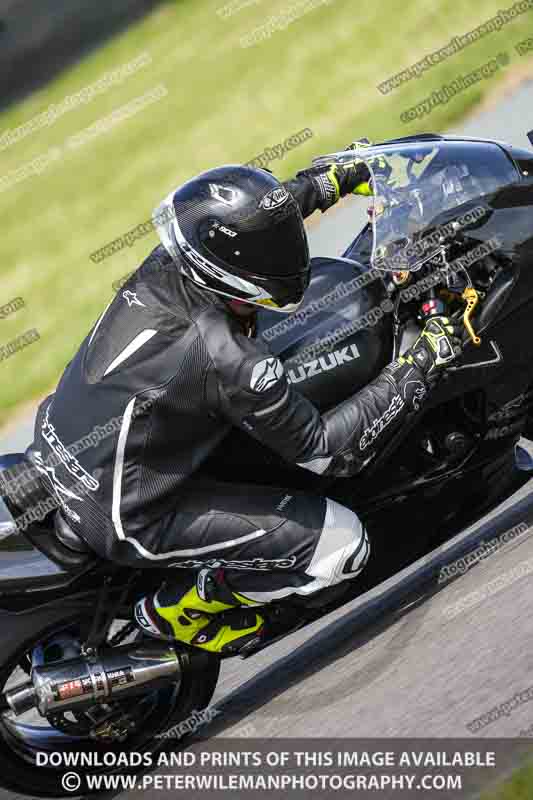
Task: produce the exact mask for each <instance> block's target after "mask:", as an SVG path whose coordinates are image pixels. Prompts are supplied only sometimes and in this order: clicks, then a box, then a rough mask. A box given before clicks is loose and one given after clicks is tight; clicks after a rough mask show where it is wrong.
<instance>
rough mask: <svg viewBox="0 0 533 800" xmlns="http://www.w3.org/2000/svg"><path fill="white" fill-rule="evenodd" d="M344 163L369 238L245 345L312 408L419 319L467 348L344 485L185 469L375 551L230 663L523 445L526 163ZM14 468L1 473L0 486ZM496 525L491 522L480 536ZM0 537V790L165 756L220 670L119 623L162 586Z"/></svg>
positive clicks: (526, 419) (474, 486) (238, 459)
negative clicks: (317, 519) (258, 495)
mask: <svg viewBox="0 0 533 800" xmlns="http://www.w3.org/2000/svg"><path fill="white" fill-rule="evenodd" d="M531 139H532V143H533V134H532V135H531ZM354 157H355V158H358V159H361V160H363V161H365V163H366V164H367V166H368V168H369V170H370V172H371V186H372V189H373V196H372V199H371V203H372V206H371V208H370V209H369V220H368V223H367V224H366V225H365V226H364V227H363V229H362V230H361V231H360V232H359V233H358V234H357V236H356V237H355V239H354V240H353V241H352V243H351V244H350V246H349V247H348V248H347V250H346V251H345V253H344V254H343V256H342V257H338V258H317V259H313V262H312V278H311V283H310V286H309V289H308V292H307V294H306V298H305V301H304V303H303V304H302V306H301V307H300V309H299V310H298V312H296V314H294V315H292V317H290V318H283V317H281V316H280V315H277V314H274V313H272V312H268V311H261V312H260V314H259V319H258V335H260V336H262V337H263V339H264V340H265V341H266V342H267V343H268V345H269V347H270V349H271V350H272V352H273V353H275V354H276V355H278V356H279V358H281V359H282V360H283V361H284V363H285V369H286V373H287V376H288V379H289V381H291V382H292V383H293V384H295V386H296V387H297V389H298V391H300V392H303V393H304V394H306V395H307V396H308V397H309V398H310V399H311V400H312V401H313V403H314V404H315V405H316V406H317V407H318V408H319V409H321V410H322V411H327V409H328V408H331V407H333V406H335V405H337V404H338V403H339V402H341V401H343V400H345V399H346V398H347V397H349V396H351V395H353V394H354V393H355V392H356V391H357V390H358V389H360V388H362V387H363V386H365V385H366V384H367V383H368V382H369V381H371V380H373V379H374V378H375V377H377V375H378V374H379V372H380V371H381V370H382V369H383V367H384V366H385V365H386V364H388V363H389V362H390V361H391V360H393V359H394V358H396V357H398V356H400V355H401V354H402V353H403V352H404V351H405V350H406V349H407V348H408V347H409V346H410V344H411V343H412V342H413V340H414V338H415V337H416V336H417V335H418V333H419V332H420V329H421V327H422V326H423V325H424V324H425V322H426V321H427V319H428V318H430V317H431V316H432V315H436V314H446V315H448V316H456V317H460V318H462V319H463V322H464V326H465V338H467V344H466V346H465V349H464V353H463V356H462V358H461V359H460V360H459V361H458V362H457V364H456V365H455V366H454V367H452V368H450V369H449V370H448V371H447V374H446V376H445V377H444V378H442V379H441V381H440V383H439V385H438V387H437V388H436V389H435V390H434V391H433V392H432V393H431V394H430V395H429V397H428V398H424V397H423V393H421V396H420V403H421V408H420V413H419V414H418V415H417V416H416V417H415V418H414V419H413V420H412V421H411V422H410V423H409V424H407V425H404V426H403V427H402V428H401V429H400V430H398V431H397V432H396V433H395V434H394V436H393V437H392V439H391V440H390V442H389V444H388V445H387V446H386V448H385V449H384V450H383V451H382V452H381V453H380V454H379V455H378V456H376V457H375V458H370V457H369V458H368V459H367V461H366V462H365V463H364V467H363V469H362V470H361V471H360V472H359V473H358V474H357V475H355V476H352V477H335V478H333V479H332V478H327V477H323V476H318V475H314V474H312V473H309V472H308V471H306V470H303V469H300V468H298V467H295V466H291V465H288V464H286V463H284V462H283V461H282V460H281V459H280V458H279V457H278V456H277V455H276V454H274V453H272V452H270V451H267V450H266V449H265V448H263V447H261V446H260V445H259V444H257V443H256V442H255V440H253V439H251V438H250V437H247V436H246V435H245V434H244V433H242V432H240V431H237V430H235V431H232V432H231V433H230V434H229V437H228V438H229V440H230V441H228V438H227V439H226V440H225V441H224V443H223V444H222V445H221V447H220V448H219V450H217V451H216V452H215V453H213V455H212V456H211V457H210V458H209V460H208V461H207V462H206V463H205V464H204V465H203V467H202V470H203V472H205V474H206V475H207V476H210V477H214V478H219V479H223V478H224V476H227V475H228V474H231V475H232V480H234V481H236V482H239V481H242V482H243V483H250V482H257V483H258V484H262V485H265V484H267V485H268V484H271V485H276V486H283V487H284V488H288V489H290V487H292V488H294V489H306V490H307V491H316V492H320V493H321V494H322V495H327V496H329V497H331V498H332V499H335V500H338V501H339V502H341V503H343V504H344V505H346V506H348V507H350V508H352V509H353V510H354V511H356V513H357V514H358V515H359V517H360V518H361V519H362V520H363V521H364V524H365V525H366V527H367V529H368V531H369V534H370V538H371V541H372V545H373V549H372V555H371V558H370V561H369V563H368V566H367V568H366V570H365V572H364V573H363V574H362V575H361V576H360V577H359V578H357V579H356V580H355V581H353V582H348V585H346V584H343V585H341V587H333V588H332V589H330V590H327V592H326V593H325V594H323V595H322V596H321V598H320V602H318V601H317V600H316V599H315V600H314V601H313V602H311V600H310V599H308V600H306V601H305V602H304V601H302V599H301V598H300V599H296V600H294V599H291V598H288V599H285V600H283V601H278V602H274V603H271V604H269V605H265V606H264V608H263V609H262V612H261V613H264V616H265V618H266V620H267V633H266V636H263V637H262V638H261V639H260V640H257V641H253V642H251V643H250V642H249V643H247V644H246V645H245V647H244V648H243V650H242V651H241V652H240V653H239V654H238V655H240V656H241V657H251V656H253V655H254V654H255V653H257V652H259V651H260V650H262V649H264V648H265V647H268V646H269V645H270V644H272V642H274V641H276V640H277V639H279V638H280V637H282V636H287V635H290V633H291V631H293V630H296V629H297V628H300V627H302V625H305V624H307V623H309V622H311V621H314V620H316V619H317V618H319V617H321V616H323V615H325V614H326V613H329V612H330V611H331V610H332V609H333V608H336V607H339V606H340V605H341V604H342V603H345V602H347V601H349V600H352V599H353V598H355V597H356V596H358V595H362V594H363V593H364V592H366V591H368V590H369V589H371V588H372V587H375V586H376V585H378V584H379V583H380V582H381V581H383V580H385V579H386V578H388V577H390V576H391V575H393V574H394V573H395V572H397V571H399V570H400V569H402V568H403V567H405V566H406V565H408V564H411V563H413V562H414V561H415V560H417V559H418V558H420V557H421V556H422V555H425V554H427V553H430V552H431V551H433V550H434V549H435V548H437V547H438V546H439V545H440V544H442V543H444V542H446V541H447V540H449V539H450V538H452V537H453V536H455V535H456V534H458V533H460V532H461V531H462V530H463V529H464V528H466V527H467V526H468V525H470V524H472V523H473V522H476V521H478V520H480V519H481V518H482V517H483V516H484V515H485V514H487V513H488V512H489V511H491V510H492V509H494V508H495V507H496V506H497V505H498V504H499V503H500V502H502V501H503V500H505V499H507V498H508V497H510V496H511V495H512V494H513V493H514V492H515V491H516V490H517V489H519V488H520V487H521V486H522V485H523V484H524V483H525V482H526V481H527V480H528V478H529V474H528V471H530V470H531V469H532V467H533V461H532V460H531V459H530V458H529V456H528V455H527V452H526V451H525V450H524V449H523V448H521V447H520V446H519V445H518V440H519V438H520V437H526V438H527V437H528V436H529V435H532V436H533V336H532V335H531V331H530V324H531V318H532V312H533V268H532V265H533V225H532V211H533V155H532V154H531V153H530V152H528V151H526V150H521V149H517V148H515V147H511V146H508V145H506V144H502V143H499V142H492V141H484V140H475V139H464V138H458V137H449V136H447V137H443V136H437V135H433V134H427V135H419V136H413V137H407V138H403V139H395V140H392V141H387V142H383V143H380V144H376V145H372V146H369V145H363V144H361V143H359V144H355V145H354V146H353V147H352V148H349V149H347V150H345V151H342V152H339V153H333V154H330V155H327V156H324V157H322V158H320V159H318V160H317V162H316V163H319V164H324V163H333V162H337V163H341V164H342V163H344V162H350V161H353V159H354ZM393 418H394V413H393V410H388V411H387V413H386V414H385V415H384V417H383V418H382V419H381V420H378V422H377V424H376V426H375V428H373V429H372V430H367V431H361V436H360V437H359V439H358V446H359V450H360V452H359V453H358V454H357V455H358V457H360V455H361V453H364V451H365V449H366V448H367V445H368V443H369V442H372V441H373V440H374V439H375V438H376V437H377V436H379V435H380V433H381V431H382V430H383V429H384V428H386V427H387V426H388V425H389V424H391V423H392V422H393ZM28 457H29V456H28V454H23V453H20V454H9V455H6V456H4V457H2V458H1V459H0V477H1V471H4V470H13V469H16V468H17V467H20V468H22V467H23V466H24V464H25V463H26V461H27V459H28ZM530 505H531V509H532V511H533V499H532V500H531V503H530ZM6 509H9V502H8V500H6ZM502 525H503V528H502ZM505 525H506V523H505V519H503V520H502V519H501V517H497V518H496V519H495V521H494V523H493V528H492V530H491V535H492V536H494V535H495V534H498V533H499V531H500V530H505V529H506V527H505ZM0 536H2V537H3V538H2V540H1V541H0V548H1V550H2V551H3V552H2V559H0V621H1V624H2V651H1V654H0V785H1V786H3V787H5V788H7V789H9V790H11V791H15V792H21V793H25V794H31V795H33V796H34V797H47V796H53V797H58V796H64V795H66V794H68V792H66V791H65V790H64V789H63V788H62V785H61V777H62V774H63V772H64V770H62V769H60V768H54V767H51V766H38V759H37V753H38V752H53V751H58V750H59V751H61V752H62V753H70V752H73V753H84V752H91V753H98V754H101V756H102V765H101V766H100V767H98V768H95V767H94V766H90V767H87V771H88V772H89V773H91V774H94V773H95V772H98V771H101V772H109V773H111V772H113V770H114V769H116V767H115V766H113V765H112V763H113V760H112V759H110V760H109V764H110V765H109V766H108V765H106V764H105V763H104V762H105V759H104V758H103V757H104V755H105V754H106V753H109V752H112V753H114V754H117V753H129V752H137V753H143V752H151V753H154V752H156V751H157V750H158V749H160V748H162V747H166V746H169V745H168V741H172V740H167V739H165V738H164V736H163V734H164V733H165V731H168V730H169V729H170V728H172V727H174V726H176V725H177V724H178V723H179V722H180V721H183V720H185V719H186V718H187V717H188V716H190V715H191V714H192V712H193V711H198V710H200V709H202V708H204V707H206V706H207V704H208V703H209V701H210V699H211V697H212V694H213V692H214V689H215V686H216V683H217V679H218V674H219V668H220V661H221V658H220V657H219V656H214V655H211V654H208V653H205V652H203V651H201V650H198V649H195V648H191V647H188V646H186V645H182V644H180V643H175V644H173V643H167V642H159V641H156V640H154V639H147V638H145V636H144V634H143V633H142V631H141V630H140V629H139V628H138V627H137V626H136V624H135V623H134V621H133V607H134V604H135V602H136V601H137V600H138V599H139V598H141V597H143V596H145V595H146V594H148V593H149V592H152V591H155V590H156V589H157V588H158V586H159V585H160V583H161V582H162V580H163V579H164V577H165V574H164V572H162V571H160V570H157V569H150V570H144V571H143V570H132V569H128V568H125V567H121V566H120V565H116V564H111V563H106V562H104V561H102V560H101V559H99V558H98V557H97V556H96V555H95V554H94V553H92V552H91V551H90V550H89V548H88V547H87V545H86V544H85V543H84V542H83V541H82V540H80V539H79V537H77V536H76V534H74V532H73V531H72V530H71V529H70V528H69V526H68V524H66V523H65V521H64V520H63V519H62V518H61V517H60V515H58V514H56V513H55V512H50V513H49V514H48V515H47V516H46V517H45V518H44V519H42V520H41V521H40V522H35V523H33V524H31V525H29V526H28V527H27V528H26V529H25V530H23V531H20V530H18V529H17V526H16V523H15V522H14V519H13V517H12V516H11V517H10V516H9V514H7V516H6V518H5V521H4V522H3V523H1V524H0ZM4 562H5V563H6V565H7V566H5V567H4V566H3V564H4ZM289 612H290V613H289ZM287 620H289V622H287ZM225 657H228V656H225ZM174 746H176V741H175V740H174ZM77 771H79V772H80V773H81V775H82V778H83V774H84V773H83V769H80V768H78V770H77ZM125 771H127V770H125V769H124V768H122V767H121V772H125ZM85 788H86V787H84V785H82V787H81V790H80V791H83V790H84V789H85Z"/></svg>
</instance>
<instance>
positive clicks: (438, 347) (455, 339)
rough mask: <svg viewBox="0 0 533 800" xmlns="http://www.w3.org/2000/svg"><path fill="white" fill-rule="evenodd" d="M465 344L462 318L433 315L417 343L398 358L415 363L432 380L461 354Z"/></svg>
mask: <svg viewBox="0 0 533 800" xmlns="http://www.w3.org/2000/svg"><path fill="white" fill-rule="evenodd" d="M463 344H464V326H463V323H462V321H461V320H453V319H449V318H448V317H432V319H430V320H429V321H428V322H426V324H425V326H424V330H423V331H422V333H421V334H420V336H419V337H418V339H417V340H416V341H415V343H414V344H413V345H412V346H411V347H410V348H409V349H408V350H407V351H406V352H405V353H404V355H403V356H401V357H400V359H398V360H399V361H400V362H402V361H403V362H406V363H408V364H415V365H416V366H417V367H418V368H419V369H420V370H421V371H422V372H423V373H424V376H425V377H426V378H427V379H428V380H429V381H430V382H432V381H433V380H435V379H436V378H437V377H438V376H439V375H440V374H442V373H443V371H444V370H445V369H446V368H447V367H449V366H450V365H451V364H452V363H453V362H454V361H456V359H457V358H458V357H459V356H460V355H461V353H462V351H463Z"/></svg>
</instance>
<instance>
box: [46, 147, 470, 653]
mask: <svg viewBox="0 0 533 800" xmlns="http://www.w3.org/2000/svg"><path fill="white" fill-rule="evenodd" d="M369 178H370V173H369V171H368V169H367V167H366V166H365V165H364V164H363V163H361V162H357V161H355V160H354V162H353V164H351V165H345V166H343V167H341V166H338V165H333V166H326V167H320V168H318V167H316V168H312V169H308V170H305V171H303V172H300V173H298V174H297V176H296V177H295V178H294V179H292V180H290V181H288V182H286V183H280V182H279V181H278V180H277V179H276V178H275V177H274V176H273V175H272V174H271V173H270V172H269V171H268V170H260V169H254V168H250V167H243V166H226V167H220V168H217V169H212V170H209V171H207V172H205V173H203V174H201V175H199V176H198V177H196V178H193V179H192V180H190V181H189V182H187V183H186V184H185V185H183V186H181V187H180V188H178V189H177V190H175V191H174V192H172V193H171V194H170V195H169V197H168V198H167V199H166V201H164V203H163V204H162V205H161V206H160V207H159V210H158V218H159V219H161V211H162V210H165V209H166V211H168V210H169V209H170V211H171V214H168V213H167V214H166V222H165V224H161V225H160V236H161V239H162V242H163V246H159V247H157V248H156V249H155V250H153V252H152V253H151V254H150V255H149V256H148V258H147V259H146V260H145V261H144V263H143V264H142V265H141V266H140V268H139V269H138V270H137V272H136V273H134V275H133V276H132V277H131V278H130V279H129V280H128V281H127V283H126V284H125V285H124V286H123V287H122V290H121V291H120V292H119V293H118V294H117V296H116V297H115V298H114V300H113V301H112V302H111V303H110V304H109V306H108V307H107V309H106V310H105V311H104V313H103V314H102V316H101V317H100V319H99V320H98V321H97V323H96V325H95V326H94V328H93V329H92V331H91V332H90V334H89V335H88V336H87V338H86V339H85V341H84V342H83V343H82V345H81V347H80V349H79V350H78V352H77V354H76V355H75V357H74V358H73V360H72V361H71V363H70V364H69V365H68V366H67V368H66V370H65V372H64V374H63V376H62V378H61V380H60V382H59V385H58V387H57V390H56V392H55V394H53V395H51V396H50V397H48V398H47V399H46V400H45V401H44V402H43V403H42V405H41V407H40V409H39V413H38V417H37V421H36V430H35V444H34V448H35V458H34V463H35V464H36V466H37V468H38V469H39V471H40V473H41V475H42V476H43V480H44V481H45V482H46V484H47V486H48V487H49V488H50V490H51V491H53V492H54V494H55V496H56V498H57V501H58V504H59V505H60V514H61V519H62V523H63V524H67V525H68V526H70V527H71V528H72V530H74V532H75V533H77V534H78V535H79V536H81V537H82V538H83V539H84V540H85V541H86V542H87V543H88V544H89V545H90V547H91V548H92V549H93V550H95V551H96V552H97V553H99V554H100V555H101V556H102V557H104V558H107V559H110V560H114V561H116V562H119V563H122V564H127V565H131V566H140V567H143V568H146V567H154V568H155V567H158V568H160V567H164V568H168V571H169V578H168V580H167V581H166V582H165V583H164V584H163V586H162V587H161V588H160V589H159V591H158V592H157V593H156V594H155V595H154V596H149V597H144V598H142V599H140V600H139V602H138V603H137V605H136V611H135V615H136V620H137V622H138V623H139V624H140V625H141V626H142V628H143V629H144V630H145V632H146V633H148V634H149V635H153V636H159V637H163V638H169V639H178V640H180V641H183V642H186V643H188V644H191V645H194V646H198V647H201V648H203V649H206V650H208V651H211V652H218V653H230V652H234V651H236V650H240V649H241V648H242V647H243V646H245V645H246V644H248V643H249V642H251V641H255V640H256V639H257V637H258V636H261V635H262V634H263V633H264V631H265V623H264V616H265V615H264V614H263V613H260V612H259V611H258V610H257V608H256V606H258V605H264V604H267V603H270V602H271V601H273V600H277V599H281V598H286V597H289V596H291V595H296V596H299V597H300V598H303V599H305V598H312V597H313V598H314V597H317V592H319V591H321V590H323V589H325V588H327V587H331V586H335V585H337V584H339V583H340V582H342V581H345V580H351V579H353V578H355V577H356V576H357V575H359V573H360V572H361V570H362V569H363V568H364V566H365V564H366V562H367V560H368V557H369V552H370V544H369V541H368V536H367V533H366V531H365V530H364V528H363V526H362V524H361V523H360V521H359V519H358V517H357V516H356V514H354V513H353V512H352V511H350V510H349V509H347V508H345V507H343V506H341V505H340V504H339V503H336V502H334V501H332V500H330V499H327V498H324V497H316V496H314V495H312V494H310V493H304V492H299V491H293V490H285V489H283V488H281V489H278V488H272V487H262V486H257V485H253V484H250V485H246V486H241V485H234V484H232V483H231V476H228V482H227V483H226V482H224V483H222V482H214V481H212V480H207V479H205V478H203V477H201V476H199V475H198V470H199V468H200V466H201V465H202V463H203V462H204V461H205V459H206V458H207V456H208V455H209V454H210V453H211V452H212V451H213V450H214V448H215V447H216V446H218V445H219V444H220V443H221V441H222V440H223V439H224V437H225V436H226V434H227V433H228V431H229V430H230V429H231V427H232V426H238V427H240V428H242V429H243V430H244V431H246V432H247V433H249V434H250V436H252V437H254V438H256V439H258V440H259V441H260V442H262V443H263V444H264V445H265V446H266V447H269V448H271V449H272V450H274V451H276V452H277V453H278V454H280V455H281V456H282V457H283V458H284V459H286V460H287V461H289V462H291V463H293V464H298V465H299V466H300V467H302V468H303V469H307V470H310V471H312V472H314V473H319V474H326V475H327V474H332V475H342V476H349V475H353V474H354V473H356V472H357V471H358V470H360V469H361V468H362V467H364V465H365V464H366V463H367V462H368V461H369V460H371V458H372V457H373V456H374V455H375V454H376V452H378V451H379V450H380V449H381V448H382V447H383V446H384V445H385V444H386V443H387V441H389V440H390V437H391V435H392V434H393V433H394V432H395V431H397V430H398V428H399V427H400V426H401V425H402V424H404V423H405V420H406V418H408V417H409V416H410V415H412V414H416V413H418V409H419V408H420V405H421V404H422V401H423V399H424V396H425V395H426V394H427V393H428V392H429V391H430V389H431V387H432V385H433V383H434V382H435V379H436V377H437V376H438V375H439V374H441V373H442V371H443V370H445V368H446V367H447V366H448V365H449V364H450V363H451V362H452V361H453V360H454V359H455V358H456V357H457V356H458V354H459V353H460V351H461V338H460V335H459V330H458V327H457V325H456V323H454V322H451V321H450V320H447V319H446V318H444V317H440V318H434V319H433V320H432V321H431V322H429V323H428V324H426V327H425V328H424V330H423V331H422V333H421V335H420V337H419V338H418V340H417V341H416V342H415V343H414V345H413V346H412V347H411V348H410V350H408V351H407V352H406V353H405V354H404V356H403V357H400V358H398V359H397V360H396V361H394V362H393V363H391V364H389V365H388V366H387V367H386V368H385V369H384V370H383V371H382V372H381V374H380V375H379V376H378V377H377V378H376V379H375V380H373V381H372V382H371V383H370V384H368V385H367V386H366V387H365V388H364V389H362V390H361V391H359V392H358V393H357V394H355V395H354V396H353V397H350V398H349V399H348V400H346V401H345V402H343V403H342V404H341V405H339V406H338V407H336V408H334V409H332V410H331V411H329V412H327V413H326V414H324V415H321V414H320V413H319V412H318V410H317V409H316V408H315V407H314V406H313V404H312V403H311V402H310V401H309V400H307V399H306V398H305V397H304V396H303V395H301V394H299V393H298V392H297V391H296V390H295V389H294V388H293V387H292V385H291V384H290V383H288V381H287V378H286V376H285V374H284V368H283V364H282V363H281V362H280V360H279V359H278V358H276V357H274V356H272V355H271V353H270V352H269V350H268V348H267V346H266V345H265V344H264V343H263V342H262V341H261V340H259V339H257V338H256V337H255V313H256V310H257V308H268V309H271V310H275V311H279V312H283V313H290V312H292V311H294V310H295V309H297V308H298V306H299V304H300V303H301V301H302V298H303V296H304V292H305V290H306V288H307V286H308V283H309V250H308V243H307V237H306V233H305V228H304V225H303V218H304V217H306V216H308V215H309V214H311V213H312V212H314V211H315V210H316V209H320V210H321V211H322V212H324V211H326V210H327V209H329V208H330V207H331V206H333V205H334V204H335V203H336V202H337V201H338V200H339V198H340V197H344V196H345V195H347V194H348V193H356V194H370V193H371V187H370V186H369ZM110 420H111V421H113V420H115V421H118V422H117V423H116V424H115V425H111V426H110ZM109 427H111V431H110V432H109V433H107V431H108V429H109ZM95 429H97V430H99V431H104V430H105V431H106V434H105V435H104V434H103V433H102V435H101V438H100V440H99V441H98V445H97V446H94V447H90V448H87V449H85V450H84V451H83V453H81V452H80V453H77V454H76V455H74V454H73V453H72V452H70V451H68V445H67V444H66V443H67V442H69V443H72V442H75V441H77V440H79V439H80V437H82V436H84V435H87V434H88V433H89V432H90V431H94V430H95ZM363 441H364V447H363ZM67 451H68V452H67ZM50 459H53V460H54V461H53V463H54V466H53V467H50V466H49V464H50V463H51V461H50Z"/></svg>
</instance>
